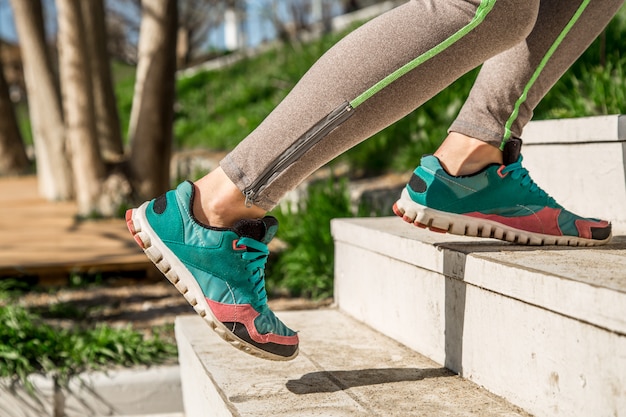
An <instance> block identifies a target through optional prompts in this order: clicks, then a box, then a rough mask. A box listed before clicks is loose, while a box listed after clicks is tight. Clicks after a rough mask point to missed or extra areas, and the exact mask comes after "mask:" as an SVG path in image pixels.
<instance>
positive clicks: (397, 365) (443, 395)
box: [176, 309, 528, 417]
mask: <svg viewBox="0 0 626 417" xmlns="http://www.w3.org/2000/svg"><path fill="white" fill-rule="evenodd" d="M278 315H279V316H280V317H281V319H283V320H284V321H285V322H286V323H287V324H288V325H290V326H291V327H292V328H295V329H298V331H299V332H300V354H299V356H298V357H297V358H296V359H295V360H293V361H290V362H284V363H283V362H269V361H264V360H260V359H257V358H254V357H250V356H248V355H246V354H244V353H241V352H238V351H235V350H233V348H232V347H231V346H230V345H228V344H226V343H224V342H223V341H222V340H221V339H220V338H219V337H218V336H217V335H215V334H214V333H213V332H212V331H211V330H210V329H209V327H208V326H207V325H206V323H205V322H204V321H203V320H202V319H201V318H199V317H197V316H180V317H178V318H177V320H176V332H177V339H178V341H179V345H180V344H181V343H182V344H188V345H190V346H191V348H192V349H193V351H194V354H195V355H196V356H197V359H199V361H200V363H201V364H202V367H203V368H204V369H205V370H206V375H207V378H210V379H211V380H212V381H213V384H214V386H215V389H216V390H217V391H218V393H219V396H220V397H221V398H222V400H223V401H224V402H226V403H227V404H226V406H227V408H228V409H229V410H230V411H231V412H232V415H238V416H248V415H250V416H251V415H254V416H355V415H363V416H377V415H379V416H412V415H419V416H426V417H427V416H438V417H440V416H481V417H482V416H485V417H488V416H510V417H512V416H528V414H527V413H525V412H524V411H522V410H521V409H519V408H517V407H515V406H513V405H511V404H510V403H508V402H506V401H505V400H503V399H502V398H500V397H497V396H496V395H494V394H491V393H489V392H488V391H486V390H485V389H483V388H480V387H479V386H478V385H476V384H474V383H472V382H470V381H468V380H465V379H463V378H460V377H459V376H457V375H455V374H453V373H452V372H450V371H449V370H447V369H445V368H443V367H441V366H440V365H438V364H436V363H435V362H433V361H431V360H430V359H428V358H426V357H424V356H422V355H420V354H419V353H417V352H414V351H413V350H411V349H409V348H407V347H405V346H403V345H401V344H399V343H398V342H396V341H394V340H392V339H390V338H388V337H386V336H384V335H382V334H380V333H378V332H376V331H374V330H372V329H371V328H369V327H368V326H366V325H365V324H363V323H360V322H358V321H356V320H355V319H352V318H350V317H349V316H347V315H345V314H344V313H342V312H340V311H338V310H336V309H319V310H305V311H289V312H279V313H278ZM186 352H189V351H188V350H186ZM183 368H184V365H183V364H182V363H181V370H183ZM183 378H184V372H183ZM188 383H189V382H188ZM184 384H185V381H184V380H183V386H184ZM186 413H187V415H196V414H193V410H189V409H187V410H186ZM190 413H191V414H190Z"/></svg>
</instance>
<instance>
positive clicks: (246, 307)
mask: <svg viewBox="0 0 626 417" xmlns="http://www.w3.org/2000/svg"><path fill="white" fill-rule="evenodd" d="M206 301H207V303H208V304H209V307H210V308H211V311H212V312H213V315H214V316H215V318H216V319H217V320H219V321H220V322H222V323H229V322H230V323H241V324H243V325H244V326H246V329H247V330H248V334H249V335H250V338H251V339H252V340H254V341H255V342H257V343H277V344H280V345H297V344H298V335H297V334H296V335H293V336H280V335H277V334H274V333H267V334H260V333H259V332H258V331H257V329H256V327H255V325H254V319H256V318H257V317H258V316H259V313H258V312H257V311H256V310H255V309H254V308H252V306H251V305H250V304H224V303H219V302H217V301H213V300H211V299H209V298H207V299H206Z"/></svg>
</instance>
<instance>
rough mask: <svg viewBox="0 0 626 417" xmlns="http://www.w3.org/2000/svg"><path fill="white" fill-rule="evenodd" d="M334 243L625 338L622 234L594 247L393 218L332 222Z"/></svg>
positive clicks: (625, 278) (625, 255) (625, 259)
mask: <svg viewBox="0 0 626 417" xmlns="http://www.w3.org/2000/svg"><path fill="white" fill-rule="evenodd" d="M332 230H333V236H334V239H335V240H336V241H343V242H347V243H349V244H351V245H353V246H357V247H362V248H365V249H368V250H370V251H372V252H377V253H380V254H382V255H385V256H388V257H390V258H393V259H398V260H401V261H403V262H406V263H409V264H412V265H415V266H418V267H420V268H424V269H427V270H431V271H434V272H437V273H442V274H444V275H446V276H450V277H454V278H456V279H459V280H463V281H465V282H466V283H468V284H471V285H475V286H478V287H481V288H484V289H487V290H490V291H494V292H497V293H500V294H503V295H506V296H507V297H511V298H515V299H519V300H523V301H525V302H528V303H530V304H533V305H538V306H541V307H544V308H546V309H549V310H552V311H555V312H558V313H560V314H564V315H567V316H571V317H573V318H576V319H580V320H584V321H587V322H589V323H591V324H593V325H596V326H598V327H601V328H605V329H608V330H611V331H614V332H617V333H620V334H626V236H615V237H614V238H613V240H612V241H611V243H609V244H608V245H605V246H600V247H592V248H570V247H556V246H523V245H514V244H510V243H507V242H501V241H498V240H494V239H481V238H469V237H465V236H455V235H450V234H440V233H433V232H430V231H427V230H422V229H420V228H417V227H413V226H411V225H408V224H406V223H405V222H403V221H402V220H401V219H400V218H398V217H379V218H355V219H336V220H333V226H332Z"/></svg>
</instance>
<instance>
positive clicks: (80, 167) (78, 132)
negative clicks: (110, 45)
mask: <svg viewBox="0 0 626 417" xmlns="http://www.w3.org/2000/svg"><path fill="white" fill-rule="evenodd" d="M81 3H83V4H82V6H84V7H91V4H86V3H85V0H56V5H57V18H58V23H59V31H58V34H57V42H58V48H59V73H60V78H61V92H62V98H63V114H64V116H65V133H66V137H67V140H68V141H69V144H70V149H71V155H70V160H71V163H72V168H73V172H74V187H75V191H76V201H77V203H78V214H79V215H82V216H87V215H90V214H92V213H93V212H98V211H99V210H100V208H99V201H100V195H101V184H102V181H103V180H104V176H105V172H104V163H103V160H102V156H101V153H100V149H99V147H98V136H97V135H96V117H95V110H94V100H93V98H94V94H93V88H92V77H91V75H92V72H91V66H92V65H91V64H92V62H90V60H89V55H88V53H87V36H86V31H85V26H84V24H85V22H84V20H83V14H82V12H81ZM90 3H91V2H90ZM92 30H93V28H92Z"/></svg>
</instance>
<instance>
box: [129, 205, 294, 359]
mask: <svg viewBox="0 0 626 417" xmlns="http://www.w3.org/2000/svg"><path fill="white" fill-rule="evenodd" d="M147 206H148V202H145V203H143V204H142V205H141V206H140V207H138V208H136V209H131V210H128V211H127V212H126V225H127V226H128V230H129V231H130V232H131V234H132V235H133V238H134V239H135V241H136V242H137V244H138V245H139V246H140V247H141V248H142V249H143V251H144V252H145V254H146V256H148V258H149V259H150V260H151V261H152V263H154V264H155V265H156V267H157V268H158V269H159V271H161V273H163V275H165V277H166V278H167V279H168V281H170V282H171V283H172V284H173V285H174V287H176V289H177V290H178V292H180V293H181V294H182V295H183V297H185V300H187V302H188V303H189V304H190V305H191V306H192V307H193V309H194V310H195V311H196V313H198V314H199V315H200V317H202V318H203V319H204V321H206V322H207V323H208V325H209V326H210V327H211V329H213V331H215V333H217V334H218V336H220V337H221V338H222V339H224V340H225V341H226V342H228V343H230V344H231V345H232V346H233V347H235V348H237V349H239V350H241V351H242V352H245V353H247V354H249V355H252V356H256V357H258V358H262V359H268V360H274V361H288V360H291V359H293V358H295V357H296V356H298V350H296V351H295V353H294V354H293V355H292V356H289V357H285V356H280V355H275V354H273V353H270V352H267V351H264V350H262V349H259V348H258V347H256V346H254V345H252V344H250V343H248V342H246V341H245V340H242V339H240V338H239V337H237V336H236V335H235V334H234V333H233V332H232V331H231V330H230V329H228V328H227V327H226V326H224V324H222V322H220V321H219V320H217V319H216V318H215V316H214V315H213V313H212V312H211V309H210V308H209V304H208V303H207V301H206V299H205V297H204V294H203V292H202V289H201V288H200V285H198V282H197V281H196V279H195V278H194V277H193V275H192V274H191V272H189V270H188V269H187V267H186V266H185V265H184V264H183V263H182V262H181V261H180V260H179V259H178V257H177V256H176V255H174V253H173V252H172V251H171V250H170V249H169V248H168V247H167V246H166V245H165V244H164V243H163V242H162V241H161V239H160V238H159V236H158V235H157V234H156V233H155V232H154V230H153V229H152V227H150V224H149V223H148V221H147V219H146V207H147Z"/></svg>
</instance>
